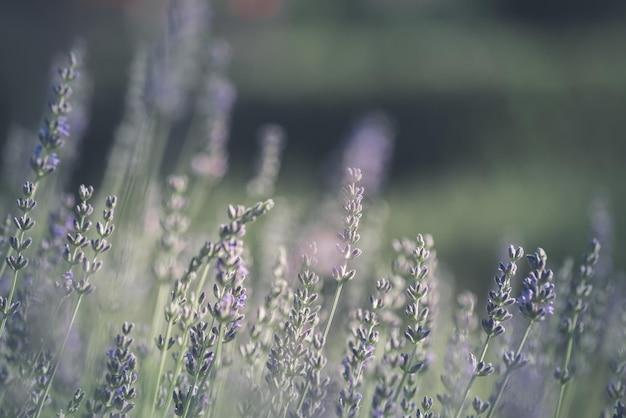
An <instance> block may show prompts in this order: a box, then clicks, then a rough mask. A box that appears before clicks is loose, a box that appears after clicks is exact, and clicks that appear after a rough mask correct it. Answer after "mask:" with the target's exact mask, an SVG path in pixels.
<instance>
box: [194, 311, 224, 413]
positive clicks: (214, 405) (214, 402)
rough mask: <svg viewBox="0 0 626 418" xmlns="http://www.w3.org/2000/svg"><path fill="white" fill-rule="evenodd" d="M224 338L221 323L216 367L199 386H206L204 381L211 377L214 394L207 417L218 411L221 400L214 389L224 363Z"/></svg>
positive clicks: (215, 359) (215, 360)
mask: <svg viewBox="0 0 626 418" xmlns="http://www.w3.org/2000/svg"><path fill="white" fill-rule="evenodd" d="M223 340H224V325H223V324H222V323H220V324H219V325H218V339H217V349H216V350H215V358H214V359H213V361H212V362H211V363H213V364H215V367H213V368H212V369H211V371H210V372H208V373H207V374H206V375H205V376H204V379H202V384H201V385H200V386H199V388H202V386H204V383H205V382H206V381H207V378H208V377H209V376H210V377H211V387H210V388H209V390H210V392H211V394H212V395H213V396H212V397H211V399H210V400H209V401H210V404H209V407H208V408H207V411H206V412H207V413H208V414H205V416H206V417H209V416H213V415H214V413H215V412H216V411H218V408H217V401H218V400H219V397H218V396H216V395H217V392H216V391H215V390H214V388H215V384H216V377H217V374H218V373H219V372H220V366H221V365H222V348H223V346H224V342H223ZM209 412H210V413H209Z"/></svg>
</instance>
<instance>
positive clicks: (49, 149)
mask: <svg viewBox="0 0 626 418" xmlns="http://www.w3.org/2000/svg"><path fill="white" fill-rule="evenodd" d="M68 61H69V65H68V66H67V67H65V68H59V76H60V77H61V81H60V82H59V84H57V85H55V86H53V87H52V91H53V92H54V95H55V96H56V98H55V100H54V101H52V102H50V103H49V105H48V107H49V109H50V112H51V113H52V116H51V117H50V118H49V119H47V118H46V119H45V120H44V125H43V127H42V128H41V130H40V131H39V136H38V139H39V144H37V146H36V147H35V150H34V151H33V155H32V157H31V160H30V166H31V169H32V170H33V173H34V175H35V178H34V180H33V181H32V182H30V181H27V182H26V183H24V186H23V187H22V193H23V195H24V197H23V198H19V199H18V200H17V205H18V208H19V209H20V211H21V212H22V216H20V217H15V218H14V223H15V226H16V228H17V231H18V235H19V236H11V237H10V243H11V247H10V248H9V250H8V251H7V255H6V259H5V260H6V263H2V265H0V277H2V276H3V275H4V272H5V270H6V267H7V266H8V267H9V268H11V270H13V272H14V274H13V280H12V283H11V289H10V290H9V294H8V296H7V297H6V298H4V297H2V296H0V315H1V316H2V321H1V322H0V339H1V338H2V334H3V333H4V329H5V326H6V321H7V319H8V317H9V316H11V315H13V314H14V313H15V312H17V310H18V309H20V303H19V302H14V301H13V296H14V294H15V288H16V286H17V281H18V273H19V271H20V270H22V269H24V268H25V267H26V266H27V265H28V259H27V258H26V257H24V256H23V255H22V251H24V250H25V249H27V248H28V247H29V246H30V244H31V242H32V239H31V238H30V237H25V233H26V231H28V230H29V229H31V228H32V227H33V226H35V221H34V220H33V219H32V218H30V216H28V213H29V212H30V211H31V210H32V209H33V208H34V207H35V206H36V204H37V202H36V200H35V198H36V195H37V190H38V186H39V184H40V182H41V179H43V178H44V177H46V176H48V175H50V174H52V173H53V172H55V171H56V169H57V167H58V165H59V163H60V159H59V157H58V150H59V149H60V148H61V147H62V146H63V144H64V141H65V140H64V138H66V137H69V135H70V132H69V125H68V124H67V114H68V113H69V112H70V111H71V110H72V107H71V106H70V103H69V99H70V97H71V96H72V93H73V92H72V88H71V87H70V83H71V82H72V81H74V80H75V79H76V78H77V77H78V72H77V71H76V67H77V64H78V63H77V61H76V56H75V55H74V53H70V54H69V57H68ZM13 251H17V253H18V254H17V257H15V256H13V255H12V252H13Z"/></svg>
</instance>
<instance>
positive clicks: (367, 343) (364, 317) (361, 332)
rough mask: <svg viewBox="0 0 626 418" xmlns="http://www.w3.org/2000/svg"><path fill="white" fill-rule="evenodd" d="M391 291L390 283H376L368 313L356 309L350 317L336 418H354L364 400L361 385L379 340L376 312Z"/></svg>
mask: <svg viewBox="0 0 626 418" xmlns="http://www.w3.org/2000/svg"><path fill="white" fill-rule="evenodd" d="M390 290H391V282H389V280H387V279H380V280H379V281H377V282H376V293H375V294H372V295H370V297H369V302H370V305H371V310H362V309H358V310H356V311H355V312H353V314H352V315H353V322H354V323H353V324H352V325H351V326H350V332H351V336H350V338H349V340H348V353H347V356H346V357H345V358H344V359H343V361H342V365H343V374H342V377H343V380H344V382H345V383H346V388H345V389H342V390H341V391H340V393H339V401H338V403H337V408H336V409H337V415H338V416H341V417H356V416H358V415H359V410H360V403H361V399H362V397H363V395H362V393H361V390H362V389H361V385H362V383H363V373H364V369H365V368H366V367H367V365H368V363H369V362H370V361H371V360H372V359H373V357H374V351H375V349H376V345H377V344H378V339H379V334H378V330H377V328H378V326H379V324H380V322H379V319H378V314H377V312H378V311H379V310H381V309H384V308H385V296H386V295H387V294H388V293H389V291H390Z"/></svg>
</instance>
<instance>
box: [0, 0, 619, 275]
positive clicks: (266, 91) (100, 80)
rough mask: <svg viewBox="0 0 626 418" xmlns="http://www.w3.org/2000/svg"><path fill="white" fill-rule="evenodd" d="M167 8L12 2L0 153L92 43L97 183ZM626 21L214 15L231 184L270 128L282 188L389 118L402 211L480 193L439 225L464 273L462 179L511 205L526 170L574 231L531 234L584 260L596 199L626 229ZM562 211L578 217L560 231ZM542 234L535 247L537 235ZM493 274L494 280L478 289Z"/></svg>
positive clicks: (5, 15) (585, 5)
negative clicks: (227, 108)
mask: <svg viewBox="0 0 626 418" xmlns="http://www.w3.org/2000/svg"><path fill="white" fill-rule="evenodd" d="M163 6H164V4H163V3H162V2H161V3H159V2H153V1H148V0H145V1H138V0H135V1H133V0H126V1H124V0H115V1H114V0H72V1H55V2H49V1H44V0H39V1H26V0H23V1H4V2H2V3H1V4H0V52H1V53H2V57H3V62H2V64H1V65H0V144H1V143H2V142H4V141H5V139H6V137H7V135H8V134H9V132H10V129H11V127H12V126H24V127H26V128H28V129H31V130H32V131H33V132H36V130H37V127H38V126H39V125H40V120H41V117H42V115H43V114H44V111H45V109H44V107H43V106H42V103H45V101H46V97H47V92H46V89H47V86H48V85H49V80H50V68H51V65H52V62H53V59H54V57H55V56H57V55H58V54H59V53H63V52H65V51H67V50H69V49H70V48H71V46H72V44H73V43H74V42H75V40H76V39H77V38H82V39H83V40H84V42H85V44H86V46H87V59H86V67H87V70H88V72H89V74H90V77H91V79H92V80H93V83H94V84H93V88H94V91H93V98H92V100H91V102H90V110H91V116H90V118H91V119H90V124H89V127H88V128H87V132H86V140H85V142H84V148H83V149H82V151H81V152H82V156H83V157H82V159H81V160H80V164H79V165H78V166H77V168H76V170H77V171H76V174H75V178H76V179H77V181H79V182H89V183H97V181H98V178H99V173H101V171H102V170H103V169H104V167H105V166H106V163H107V161H106V155H107V149H108V147H109V145H110V143H111V140H112V138H113V134H114V132H115V129H116V126H117V125H118V123H119V121H120V118H121V117H122V112H123V101H124V94H125V91H126V87H127V82H128V78H127V75H128V71H129V66H130V63H131V60H132V57H133V53H134V50H135V48H136V46H137V45H139V44H141V43H142V42H150V41H151V40H153V39H155V38H156V37H157V36H158V33H159V31H160V30H161V29H162V27H163V24H164V22H165V15H164V13H163ZM625 12H626V6H625V5H624V3H623V2H620V1H617V0H601V1H595V2H589V1H583V0H578V1H565V0H555V1H550V2H545V1H540V0H532V1H518V0H507V1H495V0H480V1H475V2H466V1H462V0H437V1H435V0H428V1H420V2H415V1H412V0H411V1H409V0H393V1H392V0H389V1H382V0H350V1H341V2H339V1H330V0H327V1H287V0H282V1H281V0H230V1H225V0H222V1H217V2H214V19H213V32H214V33H216V34H219V36H220V37H223V38H224V39H226V40H227V41H228V42H230V44H231V45H232V49H233V60H232V65H231V68H230V71H229V73H230V74H231V76H232V79H233V81H234V83H235V85H236V86H237V88H238V93H237V102H236V105H235V108H234V113H233V116H232V122H233V123H232V131H231V137H232V140H231V144H230V155H231V159H232V161H233V162H232V164H233V167H234V168H235V170H250V167H251V166H252V164H253V160H254V158H255V155H256V153H257V145H256V135H257V134H256V132H257V130H258V128H259V127H260V126H261V125H263V124H265V123H268V122H274V123H279V124H281V125H283V126H284V128H285V130H286V132H287V135H288V138H289V139H288V145H287V147H286V149H285V158H284V167H285V168H284V169H285V171H286V172H287V173H288V174H287V175H286V177H289V176H290V175H291V174H289V173H297V175H302V174H303V173H302V171H306V172H307V173H306V174H305V175H311V176H313V177H317V178H319V177H321V176H322V174H323V168H320V167H323V165H321V164H320V162H321V161H325V160H327V159H328V158H329V156H330V155H331V154H332V153H333V152H334V150H336V149H337V148H338V146H339V144H340V143H341V141H342V140H343V139H344V138H345V137H346V135H347V134H348V133H349V132H350V129H351V126H352V125H353V124H354V122H355V121H357V120H358V119H359V117H360V116H362V115H365V114H367V113H368V112H370V111H383V112H385V113H386V114H387V115H388V116H389V117H390V119H391V121H392V123H393V126H394V128H395V132H396V149H395V153H394V156H393V160H392V165H391V167H390V171H391V173H390V174H391V177H390V180H389V186H390V190H391V191H390V195H391V196H394V197H395V198H398V196H401V197H402V198H406V197H407V196H409V195H411V196H412V195H413V194H414V193H415V194H417V195H420V193H421V195H423V196H425V197H426V198H429V197H430V198H433V197H432V196H433V194H434V193H433V192H431V191H429V190H431V189H432V187H439V189H440V190H442V192H441V193H444V194H445V193H449V195H446V196H448V197H449V196H459V195H461V194H463V193H464V192H463V191H464V190H468V196H470V197H468V198H467V199H466V200H461V201H460V203H458V204H459V205H461V206H459V208H458V212H459V213H460V214H458V215H457V216H458V217H459V218H460V219H455V218H453V216H454V215H448V216H449V217H452V219H450V218H449V219H448V220H443V219H441V220H438V219H437V217H436V215H433V216H432V221H433V223H435V225H434V227H433V229H434V230H435V231H433V232H436V230H437V228H438V227H437V225H438V224H436V222H440V223H441V225H442V227H441V234H442V235H443V236H444V239H443V241H444V248H445V247H446V246H447V248H449V257H450V258H451V259H452V264H455V263H457V264H456V265H457V269H460V267H458V266H462V265H464V264H466V263H468V262H470V261H471V260H472V259H473V258H475V257H476V256H477V255H476V254H475V252H476V251H477V250H476V251H474V252H472V251H469V252H467V251H465V252H464V251H463V248H464V247H465V248H467V246H468V245H470V246H473V247H474V248H480V247H479V245H483V244H484V243H483V241H481V240H478V241H476V240H474V241H473V239H474V238H472V237H471V236H469V237H468V235H471V234H472V230H471V229H468V228H466V227H461V228H457V229H458V234H459V236H465V238H458V237H457V238H455V237H454V236H453V235H452V234H450V236H449V237H447V236H446V232H445V231H447V229H445V228H448V229H450V228H451V227H450V225H448V224H450V223H453V222H459V221H462V216H463V215H462V213H463V211H464V208H463V207H462V205H468V207H471V202H472V198H471V196H476V199H480V189H477V191H472V190H474V189H472V187H475V186H473V185H472V184H473V183H472V184H467V183H466V181H465V180H466V178H467V177H468V176H470V177H472V176H473V177H472V178H474V179H475V180H476V183H478V184H482V185H483V186H481V187H484V188H486V189H489V188H490V187H492V189H493V190H494V193H496V192H497V191H499V190H506V189H507V188H506V187H501V188H499V187H500V186H498V184H497V183H498V181H499V180H497V179H495V177H496V176H499V177H498V179H499V178H504V179H505V180H503V181H509V180H510V181H511V182H512V183H514V184H517V183H515V182H514V181H513V180H515V178H516V177H515V175H513V174H511V172H512V171H515V170H518V171H519V173H520V174H519V176H522V177H523V176H526V177H527V178H528V179H529V180H528V181H529V182H538V183H542V182H544V181H545V182H546V184H547V186H545V187H546V192H545V194H543V195H541V198H542V199H544V202H543V204H544V206H548V207H550V210H544V211H543V213H544V214H545V213H548V214H549V216H551V217H552V218H551V219H553V220H554V219H557V220H558V219H559V214H561V215H562V216H564V217H565V218H566V219H567V220H569V221H571V222H575V223H576V225H578V226H577V227H576V228H577V229H573V227H572V224H571V223H565V222H564V223H563V224H560V223H558V222H556V221H554V222H553V224H552V225H554V228H553V229H552V230H550V229H549V228H548V227H546V226H544V230H543V231H539V232H537V233H536V235H537V236H539V235H541V234H540V232H543V236H545V239H546V242H548V243H549V244H550V246H552V247H553V248H554V249H555V253H556V254H557V257H561V256H562V255H564V254H566V253H571V252H572V249H577V250H576V251H575V252H573V253H574V254H578V253H580V252H582V249H583V248H584V244H583V243H584V239H585V238H584V237H585V234H586V233H587V232H586V231H588V220H587V215H588V213H587V212H585V211H586V209H585V208H588V206H589V205H590V204H591V203H590V202H591V198H592V197H593V196H594V193H595V191H596V190H597V189H598V190H608V196H609V197H610V199H611V201H612V202H613V208H614V210H615V212H616V213H617V220H616V225H617V226H618V228H621V231H624V229H626V228H624V223H625V222H624V220H623V219H622V218H623V216H622V215H621V213H624V212H626V211H624V210H623V209H624V206H623V204H624V197H623V193H622V187H621V184H620V179H619V178H620V176H621V175H622V174H623V170H622V166H623V155H624V153H625V152H626V141H624V139H623V135H624V134H623V133H624V132H626V118H625V117H624V109H626V76H625V74H626V53H625V52H624V49H623V45H624V41H625V35H626V29H624V28H625V27H626V26H624V20H625V19H624V17H625V16H626V14H625ZM176 140H177V138H176V137H174V136H173V137H172V141H176ZM536 165H538V166H539V167H540V168H539V169H537V170H535V169H534V167H535V166H536ZM303 168H304V170H303ZM509 174H510V175H509ZM507 175H508V177H507ZM568 176H569V181H570V182H572V183H568ZM429 182H431V184H432V185H435V186H429ZM456 184H461V185H464V186H459V187H465V188H464V189H455V187H456V186H455V185H456ZM559 185H571V186H572V187H571V190H570V189H569V188H567V190H568V191H569V193H570V195H569V196H570V197H572V196H571V195H574V196H573V197H572V202H571V203H570V202H569V200H567V198H563V197H562V196H561V197H558V196H560V195H559V193H558V191H555V193H554V195H555V196H557V197H555V198H554V199H561V200H560V203H561V206H558V205H557V204H556V203H554V202H549V203H545V201H546V200H549V199H550V196H551V194H550V193H552V192H553V190H551V189H550V187H560V186H559ZM518 186H519V185H518ZM428 187H431V189H429V188H428ZM511 187H514V186H511ZM519 187H520V192H519V194H520V195H524V194H526V193H530V192H529V191H532V190H533V185H532V184H528V185H527V186H525V187H526V188H523V187H521V186H519ZM494 196H495V195H494ZM546 196H547V197H546ZM518 197H520V202H522V203H521V205H520V206H522V207H521V208H520V213H521V212H523V211H524V210H525V211H526V212H525V213H528V214H529V215H528V216H529V218H524V217H523V216H522V215H520V216H519V217H518V218H515V217H514V216H513V218H512V219H515V222H516V223H517V224H519V225H522V226H523V225H526V223H529V222H532V219H531V218H530V216H531V214H532V216H538V215H535V211H537V212H538V213H542V212H541V211H540V210H539V209H537V206H541V203H540V204H537V202H535V201H533V199H534V197H533V196H527V199H526V202H527V203H524V202H525V200H524V197H526V196H518ZM416 199H417V198H416ZM493 199H494V201H495V202H498V197H493ZM501 199H508V198H507V197H502V198H501ZM485 200H486V201H488V200H489V198H487V197H486V198H485ZM509 200H510V199H509ZM400 202H401V203H400V204H401V205H405V206H406V205H409V204H410V202H413V201H408V202H407V201H402V200H400ZM581 202H588V204H583V203H581ZM557 203H558V202H557ZM485 204H487V203H485ZM510 204H511V205H513V204H517V201H515V202H513V201H510ZM416 205H417V206H419V204H416ZM496 205H497V203H496ZM523 205H528V206H523ZM568 205H569V206H568ZM505 206H506V205H505ZM555 207H556V209H554V208H555ZM564 207H565V208H567V207H571V211H569V213H567V214H564V213H563V212H564V209H563V208H564ZM533 208H534V209H533ZM531 209H532V210H531ZM408 210H410V209H408ZM426 210H428V208H427V209H426ZM474 210H476V211H477V212H479V211H480V210H483V211H485V210H486V211H487V212H488V214H487V218H489V217H490V216H491V219H494V222H496V225H495V226H494V228H501V226H502V225H507V224H508V223H509V222H511V219H509V218H502V219H501V218H500V217H498V216H493V214H494V213H497V212H498V210H499V209H498V208H497V207H490V208H487V209H484V208H483V209H480V208H478V207H477V208H475V209H474ZM489 211H493V213H491V212H489ZM468 213H469V216H471V214H472V213H474V212H471V211H470V212H468ZM565 215H567V216H565ZM441 216H443V215H441ZM546 216H548V215H546ZM581 218H582V219H581ZM488 221H489V219H486V220H485V222H488ZM497 222H500V223H497ZM471 223H475V224H476V225H477V228H478V227H480V226H481V225H482V224H481V222H479V221H477V222H471ZM546 225H550V223H546ZM392 229H393V228H392ZM564 231H568V232H567V234H566V233H565V232H564ZM619 231H620V229H618V234H619ZM393 232H394V233H395V232H396V230H393ZM500 233H502V232H500ZM494 234H495V233H494ZM564 234H566V235H564ZM529 235H530V238H529V241H531V242H532V243H534V238H535V235H533V232H531V233H530V234H529ZM489 237H491V238H492V237H493V235H490V236H489ZM564 237H566V238H567V239H563V238H564ZM481 239H482V238H481ZM622 242H623V241H621V240H618V243H617V245H618V248H622V247H621V245H622V244H620V243H622ZM495 245H496V244H493V243H492V247H495ZM578 249H580V251H578ZM494 252H495V251H494ZM492 255H493V254H489V255H488V257H484V258H483V261H482V263H483V265H484V266H487V265H488V263H490V264H489V265H491V266H493V262H492V260H491V258H490V257H491V256H492ZM618 264H619V263H618ZM489 271H493V268H490V267H484V268H482V267H481V272H480V273H481V274H483V273H485V272H489Z"/></svg>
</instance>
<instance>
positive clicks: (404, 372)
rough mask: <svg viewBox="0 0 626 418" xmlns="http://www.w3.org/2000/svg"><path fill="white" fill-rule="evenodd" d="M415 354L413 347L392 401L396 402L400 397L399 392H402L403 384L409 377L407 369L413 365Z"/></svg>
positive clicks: (415, 346) (415, 347)
mask: <svg viewBox="0 0 626 418" xmlns="http://www.w3.org/2000/svg"><path fill="white" fill-rule="evenodd" d="M416 354H417V345H413V351H412V352H411V357H410V358H409V361H408V363H407V364H406V365H405V368H404V369H405V370H404V371H403V372H402V379H400V383H399V384H398V390H396V393H395V395H393V401H394V402H398V396H400V392H402V386H404V382H406V378H407V377H408V376H409V372H408V370H409V368H410V367H411V364H413V360H415V355H416Z"/></svg>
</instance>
